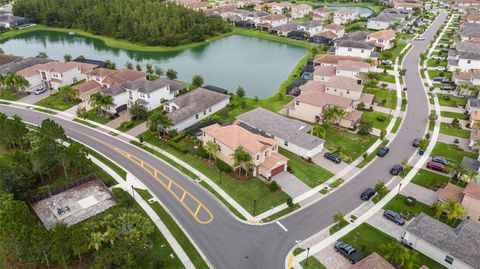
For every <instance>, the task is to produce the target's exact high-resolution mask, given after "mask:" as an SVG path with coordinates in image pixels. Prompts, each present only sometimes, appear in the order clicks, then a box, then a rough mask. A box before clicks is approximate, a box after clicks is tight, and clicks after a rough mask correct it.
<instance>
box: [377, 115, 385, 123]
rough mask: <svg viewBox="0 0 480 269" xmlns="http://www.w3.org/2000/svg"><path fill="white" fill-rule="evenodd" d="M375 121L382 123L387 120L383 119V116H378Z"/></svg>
mask: <svg viewBox="0 0 480 269" xmlns="http://www.w3.org/2000/svg"><path fill="white" fill-rule="evenodd" d="M377 120H378V121H379V122H384V121H386V120H387V117H385V116H378V117H377Z"/></svg>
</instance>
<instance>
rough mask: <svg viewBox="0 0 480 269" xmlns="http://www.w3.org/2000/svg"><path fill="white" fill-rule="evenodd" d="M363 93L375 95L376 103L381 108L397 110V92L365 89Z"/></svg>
mask: <svg viewBox="0 0 480 269" xmlns="http://www.w3.org/2000/svg"><path fill="white" fill-rule="evenodd" d="M363 92H364V93H370V94H374V95H375V102H376V103H377V104H378V105H380V106H383V107H386V108H390V109H395V108H396V107H397V93H396V92H395V91H392V90H382V89H380V88H370V87H365V88H364V89H363Z"/></svg>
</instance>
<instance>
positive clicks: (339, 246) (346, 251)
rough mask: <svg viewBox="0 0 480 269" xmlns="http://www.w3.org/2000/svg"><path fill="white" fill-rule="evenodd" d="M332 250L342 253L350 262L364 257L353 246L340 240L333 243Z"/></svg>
mask: <svg viewBox="0 0 480 269" xmlns="http://www.w3.org/2000/svg"><path fill="white" fill-rule="evenodd" d="M333 250H335V252H339V253H340V254H342V255H343V256H344V257H345V258H347V259H348V260H349V261H350V263H351V264H355V263H357V262H359V261H361V260H362V259H363V258H365V256H364V255H363V254H362V253H360V252H358V251H356V250H355V248H354V247H352V246H350V245H349V244H347V243H343V242H340V241H338V242H337V243H335V245H334V246H333Z"/></svg>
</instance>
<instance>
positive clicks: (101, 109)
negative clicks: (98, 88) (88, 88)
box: [89, 92, 113, 114]
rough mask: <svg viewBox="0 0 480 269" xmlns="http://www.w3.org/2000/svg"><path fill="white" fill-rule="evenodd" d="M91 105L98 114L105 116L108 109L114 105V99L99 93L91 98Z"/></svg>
mask: <svg viewBox="0 0 480 269" xmlns="http://www.w3.org/2000/svg"><path fill="white" fill-rule="evenodd" d="M89 102H90V104H91V105H92V107H93V108H95V111H96V112H95V113H96V114H104V113H106V112H105V111H106V110H108V108H109V107H110V106H111V105H113V97H112V96H111V95H106V94H103V93H101V92H97V93H94V94H92V96H90V101H89Z"/></svg>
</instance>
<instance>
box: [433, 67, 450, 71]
mask: <svg viewBox="0 0 480 269" xmlns="http://www.w3.org/2000/svg"><path fill="white" fill-rule="evenodd" d="M434 69H435V70H437V71H447V68H446V67H445V66H436V67H435V68H434Z"/></svg>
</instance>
